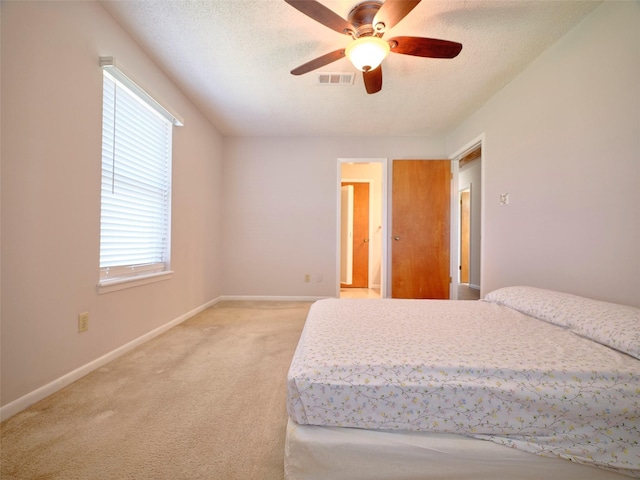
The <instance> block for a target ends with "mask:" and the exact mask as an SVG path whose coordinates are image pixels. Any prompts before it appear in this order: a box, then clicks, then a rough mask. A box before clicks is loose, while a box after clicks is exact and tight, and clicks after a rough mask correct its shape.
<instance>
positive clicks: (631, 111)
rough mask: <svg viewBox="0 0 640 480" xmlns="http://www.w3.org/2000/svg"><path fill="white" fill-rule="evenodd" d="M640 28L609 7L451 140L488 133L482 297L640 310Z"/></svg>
mask: <svg viewBox="0 0 640 480" xmlns="http://www.w3.org/2000/svg"><path fill="white" fill-rule="evenodd" d="M639 26H640V3H638V2H605V3H604V4H602V5H601V6H600V7H598V8H597V9H596V10H595V11H594V12H593V13H592V14H591V15H589V16H588V17H586V18H585V19H584V20H583V21H582V22H581V23H580V24H579V25H577V26H576V27H575V28H574V29H573V30H572V31H570V32H569V33H568V34H567V35H565V36H564V37H563V38H562V39H560V41H559V42H557V43H556V44H555V45H553V46H552V47H551V48H550V49H549V50H547V51H546V52H544V53H543V54H542V55H541V56H540V57H539V58H538V59H537V60H536V61H534V62H533V63H532V64H531V65H530V66H529V67H528V68H527V69H526V70H525V71H524V72H523V73H522V74H521V75H520V76H519V77H518V78H516V79H515V80H514V81H513V82H511V83H510V84H509V85H507V86H506V87H505V88H504V89H503V90H502V91H501V92H500V93H499V94H497V95H496V96H494V97H493V98H492V99H491V100H490V101H489V102H488V103H487V104H486V105H484V106H483V107H482V108H481V109H480V110H479V111H478V112H476V113H475V114H474V115H473V116H472V117H470V118H469V119H468V120H467V121H466V122H464V123H463V124H462V125H461V126H460V127H459V128H457V129H456V130H455V131H454V132H453V133H452V134H451V135H450V136H449V137H448V140H447V145H448V150H449V151H450V152H455V151H456V150H458V149H459V148H461V147H462V146H463V145H465V144H466V143H467V142H469V141H471V140H472V139H474V138H476V137H477V136H478V135H479V134H481V133H482V132H484V133H485V143H484V144H483V148H482V152H483V159H482V161H483V168H484V174H485V177H484V179H483V186H484V192H485V196H484V198H483V205H484V227H485V230H484V232H483V238H482V243H483V248H484V253H483V257H482V268H483V277H482V293H483V294H486V293H487V292H489V291H491V290H493V289H495V288H498V287H502V286H505V285H517V284H526V285H532V286H538V287H545V288H552V289H558V290H563V291H567V292H571V293H575V294H579V295H585V296H590V297H593V298H597V299H603V300H607V301H613V302H620V303H626V304H630V305H636V306H640V87H639V86H640V28H639ZM507 192H508V193H509V194H510V206H508V207H500V205H499V195H500V194H501V193H507Z"/></svg>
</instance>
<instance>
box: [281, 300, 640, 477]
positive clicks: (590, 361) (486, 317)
mask: <svg viewBox="0 0 640 480" xmlns="http://www.w3.org/2000/svg"><path fill="white" fill-rule="evenodd" d="M287 390H288V392H287V410H288V413H289V416H290V417H291V418H292V419H293V420H294V421H296V422H297V423H299V424H309V425H327V426H340V427H357V428H366V429H393V430H409V431H430V432H446V433H455V434H460V435H466V436H472V437H476V438H480V439H486V440H491V441H494V442H497V443H501V444H504V445H507V446H510V447H513V448H517V449H521V450H524V451H528V452H532V453H537V454H541V455H547V456H559V457H563V458H566V459H569V460H572V461H576V462H579V463H584V464H589V465H593V466H599V467H603V468H608V469H612V470H616V471H619V472H621V473H625V474H627V475H630V476H638V477H640V360H638V359H635V358H633V357H631V356H629V355H626V354H624V353H621V352H619V351H617V350H614V349H612V348H609V347H607V346H604V345H601V344H599V343H595V342H593V341H591V340H589V339H586V338H583V337H581V336H579V335H576V334H575V333H573V332H571V331H570V330H568V329H566V328H563V327H560V326H557V325H553V324H550V323H548V322H545V321H542V320H538V319H536V318H533V317H530V316H527V315H524V314H522V313H520V312H517V311H516V310H513V309H511V308H508V307H505V306H501V305H498V304H495V303H489V302H485V301H477V302H475V301H457V302H456V301H446V300H391V299H383V300H380V299H375V300H371V299H342V300H337V299H327V300H321V301H318V302H316V303H315V304H313V305H312V307H311V310H310V312H309V316H308V318H307V323H306V324H305V327H304V330H303V333H302V336H301V338H300V342H299V344H298V347H297V350H296V353H295V355H294V358H293V361H292V364H291V367H290V370H289V375H288V389H287Z"/></svg>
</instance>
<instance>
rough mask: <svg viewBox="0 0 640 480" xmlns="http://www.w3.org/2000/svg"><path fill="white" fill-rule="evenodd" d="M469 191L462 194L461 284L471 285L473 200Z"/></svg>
mask: <svg viewBox="0 0 640 480" xmlns="http://www.w3.org/2000/svg"><path fill="white" fill-rule="evenodd" d="M470 197H471V195H470V192H469V190H464V191H462V192H460V283H469V259H470V256H471V247H470V244H471V200H470Z"/></svg>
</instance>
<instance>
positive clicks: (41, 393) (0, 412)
mask: <svg viewBox="0 0 640 480" xmlns="http://www.w3.org/2000/svg"><path fill="white" fill-rule="evenodd" d="M221 299H222V297H218V298H216V299H214V300H211V301H209V302H207V303H205V304H203V305H201V306H199V307H197V308H194V309H193V310H191V311H190V312H187V313H185V314H184V315H181V316H179V317H178V318H175V319H173V320H171V321H170V322H169V323H166V324H164V325H162V326H160V327H158V328H156V329H154V330H151V331H150V332H148V333H145V334H144V335H142V336H140V337H138V338H136V339H134V340H132V341H130V342H129V343H126V344H124V345H122V346H121V347H118V348H116V349H115V350H113V351H111V352H109V353H107V354H105V355H103V356H101V357H99V358H96V359H95V360H92V361H91V362H89V363H87V364H85V365H83V366H81V367H79V368H76V369H75V370H73V371H72V372H69V373H67V374H66V375H63V376H62V377H60V378H58V379H56V380H54V381H53V382H50V383H48V384H46V385H44V386H42V387H40V388H38V389H36V390H34V391H33V392H31V393H28V394H26V395H24V396H23V397H20V398H18V399H17V400H14V401H13V402H11V403H8V404H7V405H4V406H3V407H0V421H3V420H6V419H7V418H9V417H12V416H13V415H15V414H16V413H19V412H21V411H22V410H25V409H26V408H28V407H30V406H31V405H33V404H34V403H36V402H39V401H40V400H42V399H44V398H46V397H48V396H49V395H51V394H53V393H55V392H57V391H58V390H61V389H63V388H64V387H66V386H67V385H70V384H72V383H73V382H75V381H76V380H79V379H80V378H82V377H84V376H85V375H87V374H89V373H91V372H93V371H94V370H97V369H98V368H100V367H102V366H104V365H106V364H107V363H109V362H111V361H113V360H115V359H116V358H118V357H119V356H121V355H124V354H125V353H127V352H129V351H130V350H133V349H134V348H135V347H137V346H139V345H142V344H143V343H145V342H148V341H149V340H151V339H152V338H154V337H157V336H158V335H160V334H161V333H164V332H166V331H167V330H169V329H170V328H171V327H175V326H176V325H179V324H180V323H182V322H184V321H185V320H187V319H189V318H191V317H193V316H194V315H196V314H198V313H200V312H202V311H203V310H206V309H207V308H209V307H211V306H213V305H215V304H216V303H218V302H220V300H221Z"/></svg>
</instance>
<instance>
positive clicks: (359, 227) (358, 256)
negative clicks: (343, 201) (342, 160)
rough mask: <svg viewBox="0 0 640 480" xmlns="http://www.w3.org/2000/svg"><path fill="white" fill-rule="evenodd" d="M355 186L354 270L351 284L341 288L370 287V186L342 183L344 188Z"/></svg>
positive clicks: (362, 183) (366, 184)
mask: <svg viewBox="0 0 640 480" xmlns="http://www.w3.org/2000/svg"><path fill="white" fill-rule="evenodd" d="M347 185H351V186H353V248H352V252H353V269H352V277H351V284H342V283H341V284H340V287H341V288H349V287H351V288H368V287H369V184H368V183H365V182H342V186H343V187H344V186H347Z"/></svg>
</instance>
